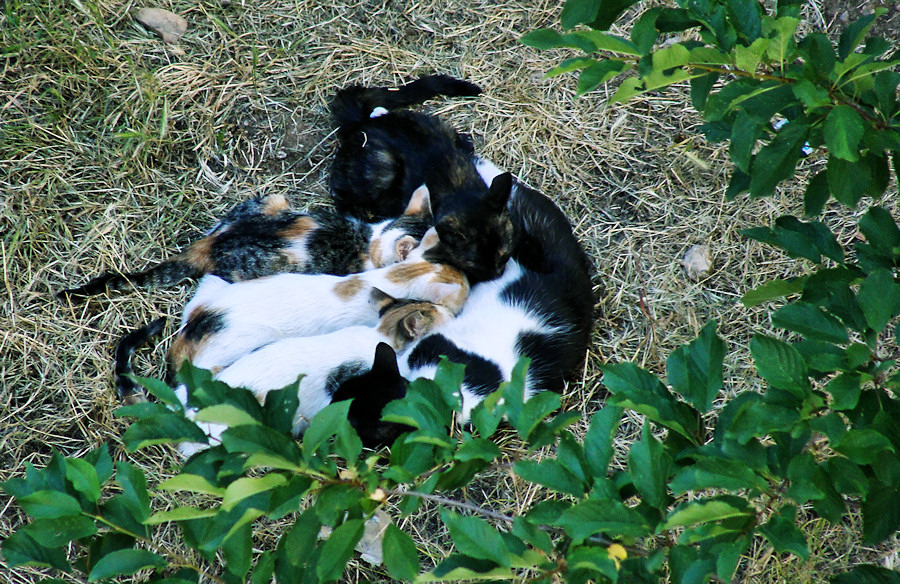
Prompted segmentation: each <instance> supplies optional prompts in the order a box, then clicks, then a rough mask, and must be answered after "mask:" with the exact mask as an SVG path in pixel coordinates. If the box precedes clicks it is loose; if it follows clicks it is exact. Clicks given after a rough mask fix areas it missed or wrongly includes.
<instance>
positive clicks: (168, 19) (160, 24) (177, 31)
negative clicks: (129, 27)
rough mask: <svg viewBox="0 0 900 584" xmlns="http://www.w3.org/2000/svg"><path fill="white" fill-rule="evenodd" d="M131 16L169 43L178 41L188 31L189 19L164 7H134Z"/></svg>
mask: <svg viewBox="0 0 900 584" xmlns="http://www.w3.org/2000/svg"><path fill="white" fill-rule="evenodd" d="M131 16H133V17H134V19H135V20H137V21H138V22H140V23H141V24H143V25H144V26H145V27H147V28H148V29H149V30H152V31H153V32H155V33H156V34H158V35H159V36H160V38H162V40H163V41H165V42H167V43H177V42H178V41H179V40H180V39H181V37H183V36H184V33H185V32H187V27H188V23H187V20H185V19H184V18H182V17H181V16H178V15H177V14H175V13H173V12H169V11H168V10H163V9H162V8H134V9H132V10H131Z"/></svg>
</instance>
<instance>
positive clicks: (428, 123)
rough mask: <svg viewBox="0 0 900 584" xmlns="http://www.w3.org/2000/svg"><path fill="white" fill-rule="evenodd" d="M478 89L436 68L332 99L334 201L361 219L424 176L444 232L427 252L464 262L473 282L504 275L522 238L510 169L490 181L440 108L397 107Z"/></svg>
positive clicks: (378, 214) (386, 212) (383, 212)
mask: <svg viewBox="0 0 900 584" xmlns="http://www.w3.org/2000/svg"><path fill="white" fill-rule="evenodd" d="M480 92H481V90H480V88H479V87H478V86H476V85H473V84H471V83H469V82H467V81H462V80H458V79H454V78H452V77H449V76H446V75H431V76H427V77H423V78H421V79H418V80H416V81H413V82H411V83H408V84H406V85H403V86H401V87H396V88H384V87H363V86H359V85H354V86H350V87H347V88H344V89H341V90H339V91H338V92H337V93H336V94H335V96H334V97H333V98H332V100H331V102H330V104H329V106H330V110H331V115H332V118H333V120H334V122H335V124H336V125H337V150H336V152H335V157H334V162H333V165H332V172H331V183H330V190H331V195H332V198H333V199H334V202H335V205H336V207H337V208H338V209H339V210H340V211H341V212H343V213H346V214H349V215H354V216H356V217H360V218H362V219H364V220H370V221H371V220H375V219H379V218H383V217H387V216H390V215H392V214H395V213H397V212H398V211H399V210H400V209H402V208H403V206H404V205H405V204H406V202H407V201H408V200H409V199H410V196H411V193H412V192H413V190H414V189H415V188H417V187H418V186H419V185H421V184H425V185H426V186H427V187H428V190H429V194H430V202H431V209H432V213H433V214H434V221H435V227H436V228H437V232H438V235H439V236H440V239H441V245H440V246H438V247H436V248H435V249H433V250H432V251H431V252H430V254H429V256H428V258H429V259H430V260H431V261H435V262H440V263H446V264H450V265H453V266H455V267H457V268H459V269H460V270H462V271H464V272H465V273H466V276H468V278H469V281H470V282H471V283H472V284H475V283H478V282H482V281H486V280H491V279H494V278H497V277H499V276H500V274H501V273H502V272H503V268H504V266H505V264H506V260H507V259H508V258H509V257H510V255H511V253H512V251H513V249H514V248H515V246H516V244H517V238H518V233H517V230H516V226H515V224H514V223H513V222H512V221H511V218H510V216H509V211H508V209H507V203H508V201H509V196H510V193H511V189H512V186H513V181H512V175H510V174H508V173H501V174H499V175H498V176H496V177H495V178H494V179H493V180H492V181H491V182H488V183H485V182H484V181H483V180H482V178H481V176H480V175H479V173H478V170H477V168H476V160H477V158H476V157H475V150H474V146H473V145H472V142H471V140H469V139H468V138H467V137H464V136H462V135H461V134H459V133H458V132H456V131H455V130H454V129H453V128H452V127H450V126H449V125H448V124H446V123H444V122H443V121H442V120H440V119H439V118H438V117H436V116H433V115H428V114H425V113H421V112H414V111H409V110H403V109H399V108H405V107H408V106H411V105H415V104H417V103H421V102H423V101H425V100H426V99H430V98H432V97H435V96H438V95H451V96H453V95H463V96H466V95H469V96H471V95H477V94H479V93H480Z"/></svg>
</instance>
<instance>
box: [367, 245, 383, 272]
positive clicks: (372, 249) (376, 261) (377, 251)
mask: <svg viewBox="0 0 900 584" xmlns="http://www.w3.org/2000/svg"><path fill="white" fill-rule="evenodd" d="M369 259H370V260H372V265H374V266H375V267H376V268H382V267H384V263H383V262H382V261H381V239H373V240H372V243H370V244H369Z"/></svg>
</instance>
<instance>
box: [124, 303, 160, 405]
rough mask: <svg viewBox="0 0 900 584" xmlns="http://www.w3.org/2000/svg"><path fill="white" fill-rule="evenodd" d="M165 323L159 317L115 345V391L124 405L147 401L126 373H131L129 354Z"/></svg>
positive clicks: (155, 333) (153, 335) (157, 331)
mask: <svg viewBox="0 0 900 584" xmlns="http://www.w3.org/2000/svg"><path fill="white" fill-rule="evenodd" d="M165 324H166V318H165V317H160V318H157V319H156V320H154V321H153V322H151V323H150V324H148V325H146V326H143V327H141V328H139V329H135V330H133V331H131V332H130V333H128V334H127V335H125V336H124V337H122V340H120V341H119V344H118V346H116V391H117V392H118V394H119V399H121V400H122V401H123V402H124V403H125V405H132V404H136V403H141V402H145V401H147V396H146V394H145V393H144V389H143V388H142V387H141V386H140V385H138V384H137V383H135V382H134V380H132V379H131V378H130V377H127V376H128V375H131V374H132V373H133V370H132V368H131V356H132V355H134V352H135V351H136V350H137V349H139V348H140V347H141V346H142V345H144V344H145V343H146V342H147V341H149V340H150V339H152V338H153V337H155V336H158V335H159V334H160V333H161V332H162V330H163V326H165Z"/></svg>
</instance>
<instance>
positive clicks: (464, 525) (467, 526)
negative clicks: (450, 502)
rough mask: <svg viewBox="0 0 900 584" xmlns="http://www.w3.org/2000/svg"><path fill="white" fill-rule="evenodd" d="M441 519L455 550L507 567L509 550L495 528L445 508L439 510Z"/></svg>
mask: <svg viewBox="0 0 900 584" xmlns="http://www.w3.org/2000/svg"><path fill="white" fill-rule="evenodd" d="M441 520H442V521H443V522H444V525H446V526H447V529H448V530H449V532H450V538H451V539H452V540H453V545H454V546H455V547H456V550H457V551H458V552H460V553H462V554H465V555H467V556H470V557H473V558H477V559H480V560H490V561H492V562H496V563H497V564H499V565H501V566H504V567H509V566H510V565H511V562H512V558H511V556H510V553H509V550H508V549H507V548H506V544H504V542H503V538H502V537H501V536H500V534H499V533H498V532H497V530H496V529H494V528H493V527H491V526H490V525H489V524H488V523H487V522H486V521H484V520H483V519H479V518H478V517H465V516H461V515H458V514H457V513H455V512H453V511H449V510H447V509H442V510H441Z"/></svg>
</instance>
